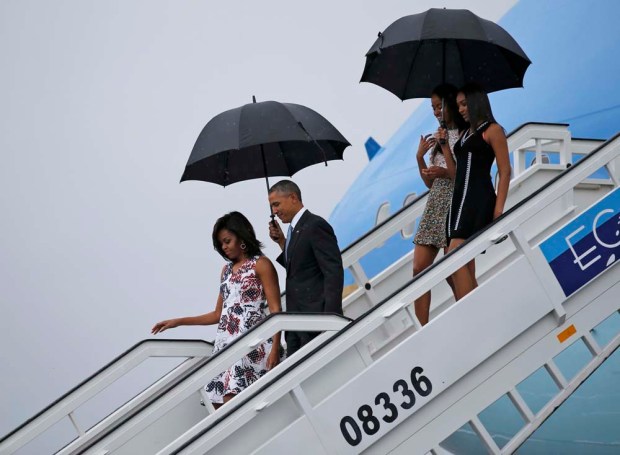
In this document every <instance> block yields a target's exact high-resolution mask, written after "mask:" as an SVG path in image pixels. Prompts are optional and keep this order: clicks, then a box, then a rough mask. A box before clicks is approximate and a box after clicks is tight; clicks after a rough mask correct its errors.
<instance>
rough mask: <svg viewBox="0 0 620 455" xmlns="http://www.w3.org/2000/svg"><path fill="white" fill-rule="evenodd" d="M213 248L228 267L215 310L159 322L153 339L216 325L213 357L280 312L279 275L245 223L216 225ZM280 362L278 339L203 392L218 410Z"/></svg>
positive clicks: (237, 219)
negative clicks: (186, 327) (179, 329)
mask: <svg viewBox="0 0 620 455" xmlns="http://www.w3.org/2000/svg"><path fill="white" fill-rule="evenodd" d="M213 246H214V248H215V249H216V251H217V252H218V253H220V255H222V257H223V258H224V259H226V261H227V264H226V265H225V266H224V268H223V269H222V274H221V283H220V292H219V294H218V298H217V303H216V305H215V310H213V311H211V312H210V313H206V314H203V315H200V316H191V317H183V318H177V319H168V320H165V321H161V322H158V323H157V324H155V325H154V326H153V328H152V330H151V332H152V333H153V334H156V333H159V332H163V331H164V330H167V329H171V328H173V327H178V326H181V325H211V324H218V327H217V334H216V336H215V346H214V348H213V353H214V354H215V353H216V352H218V351H220V350H221V349H223V348H225V347H226V346H227V345H229V344H230V343H231V342H232V341H233V340H235V339H236V338H238V337H239V336H241V335H242V334H244V333H245V332H247V331H248V330H249V329H251V328H252V327H253V326H255V325H256V324H257V323H258V322H260V321H262V320H263V319H264V318H265V317H266V316H267V314H268V313H277V312H279V311H281V306H280V286H279V284H278V275H277V272H276V270H275V268H274V266H273V264H272V263H271V261H270V260H269V259H267V258H266V257H265V256H263V253H262V252H261V248H262V244H261V243H260V242H259V241H258V240H257V239H256V235H255V233H254V229H253V228H252V225H251V224H250V222H249V221H248V219H247V218H246V217H245V216H243V215H242V214H241V213H239V212H231V213H229V214H227V215H224V216H223V217H221V218H220V219H218V220H217V222H216V223H215V226H214V228H213ZM279 361H280V333H276V334H275V335H274V336H273V337H272V338H270V339H268V340H266V341H264V342H263V343H261V344H260V345H259V346H258V347H257V348H256V349H254V350H253V351H252V352H250V353H249V354H248V355H246V356H245V357H243V358H242V359H241V360H239V361H237V362H235V363H234V364H233V365H232V366H231V367H230V368H228V369H227V370H226V371H224V372H223V373H221V374H219V375H218V376H217V377H216V378H214V379H213V380H212V381H211V382H209V384H207V385H206V386H205V389H206V393H207V396H208V397H209V399H210V400H211V402H212V403H213V405H214V406H215V407H216V408H218V407H219V406H221V405H222V404H223V403H226V402H227V401H228V400H230V399H231V398H233V397H234V396H235V395H237V394H238V393H239V392H241V391H242V390H243V389H245V388H246V387H248V386H249V385H250V384H252V383H253V382H254V381H256V380H257V379H258V378H260V377H261V376H262V375H264V374H265V373H266V372H267V371H268V370H270V369H271V368H273V367H275V366H276V365H277V364H278V363H279Z"/></svg>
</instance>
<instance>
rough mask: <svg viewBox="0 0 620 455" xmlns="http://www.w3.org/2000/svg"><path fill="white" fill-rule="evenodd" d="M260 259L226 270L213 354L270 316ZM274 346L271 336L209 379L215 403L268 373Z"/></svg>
mask: <svg viewBox="0 0 620 455" xmlns="http://www.w3.org/2000/svg"><path fill="white" fill-rule="evenodd" d="M258 259H259V256H255V257H253V258H250V259H248V260H246V261H245V263H243V264H242V265H241V267H240V268H239V270H237V271H236V272H235V271H233V265H232V263H229V264H227V265H226V268H225V269H224V273H223V274H222V281H221V284H220V294H221V295H222V315H221V316H220V322H219V325H218V327H217V334H216V335H215V345H214V347H213V354H215V353H216V352H218V351H220V350H221V349H224V348H225V347H226V346H228V345H229V344H230V343H232V342H233V341H234V340H235V339H236V338H238V337H240V336H241V335H243V334H244V333H245V332H247V331H248V330H249V329H251V328H252V327H254V326H255V325H256V324H258V323H259V322H260V321H262V320H263V319H265V318H266V317H267V313H268V306H267V300H266V298H265V291H264V289H263V283H262V282H261V281H260V279H259V278H258V276H257V275H256V261H258ZM272 345H273V342H272V339H271V338H268V339H267V340H265V341H264V342H262V343H260V344H259V345H258V346H257V347H256V349H254V350H253V351H252V352H250V353H249V354H248V355H246V356H245V357H243V358H242V359H241V360H238V361H237V362H235V363H234V364H233V365H232V366H231V367H230V368H228V369H227V370H226V371H224V372H223V373H221V374H219V375H218V376H217V377H215V378H214V379H213V380H212V381H211V382H209V384H207V385H206V386H205V390H206V392H207V396H208V397H209V399H210V400H211V402H213V403H223V399H224V395H228V394H233V395H236V394H238V393H239V392H241V391H242V390H243V389H245V388H246V387H248V386H249V385H250V384H252V383H253V382H254V381H256V380H258V378H260V377H261V376H262V375H264V374H265V373H267V357H268V356H269V353H270V352H271V347H272Z"/></svg>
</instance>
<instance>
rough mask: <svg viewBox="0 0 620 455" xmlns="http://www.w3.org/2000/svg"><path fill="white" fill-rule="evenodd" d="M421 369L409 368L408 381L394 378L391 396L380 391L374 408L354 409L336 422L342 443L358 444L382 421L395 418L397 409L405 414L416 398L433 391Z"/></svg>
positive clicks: (391, 421)
mask: <svg viewBox="0 0 620 455" xmlns="http://www.w3.org/2000/svg"><path fill="white" fill-rule="evenodd" d="M423 372H424V370H423V369H422V367H413V368H412V369H411V375H410V378H409V381H406V380H405V379H398V380H397V381H395V382H394V384H393V385H392V392H394V393H395V394H396V395H395V396H391V395H390V394H388V393H387V392H381V393H379V394H377V396H376V397H375V401H374V404H375V407H374V408H373V406H371V405H370V404H363V405H361V406H360V407H359V408H358V409H357V415H356V416H355V417H352V416H344V417H343V418H342V419H341V420H340V431H341V433H342V436H343V437H344V439H345V441H347V443H348V444H349V445H351V446H356V445H358V444H359V443H360V442H362V438H363V434H364V433H365V434H366V435H368V436H372V435H374V434H375V433H377V432H378V431H379V430H380V429H381V425H382V422H385V424H388V425H389V424H391V423H393V422H394V421H396V419H398V413H399V409H404V410H405V411H407V410H409V409H411V408H413V407H414V406H415V402H416V396H420V397H426V396H428V395H430V393H431V392H432V391H433V384H432V383H431V381H430V379H429V378H427V377H426V376H424V375H422V373H423Z"/></svg>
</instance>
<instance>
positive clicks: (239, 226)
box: [213, 212, 263, 261]
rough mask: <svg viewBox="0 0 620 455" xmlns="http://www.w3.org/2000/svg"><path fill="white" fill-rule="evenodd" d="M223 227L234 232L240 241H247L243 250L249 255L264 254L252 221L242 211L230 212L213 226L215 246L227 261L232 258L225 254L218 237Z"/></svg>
mask: <svg viewBox="0 0 620 455" xmlns="http://www.w3.org/2000/svg"><path fill="white" fill-rule="evenodd" d="M223 229H226V230H228V231H230V232H232V233H233V234H235V236H236V237H237V239H238V240H239V241H240V242H242V243H245V250H243V251H244V253H245V254H246V255H247V256H248V257H252V256H262V255H263V252H262V251H261V248H263V244H262V243H261V242H259V241H258V240H257V239H256V234H255V233H254V228H253V227H252V224H251V223H250V221H249V220H248V219H247V218H246V217H245V216H244V215H243V214H242V213H240V212H230V213H227V214H226V215H224V216H223V217H221V218H219V219H218V220H217V221H216V222H215V226H213V248H215V251H217V252H218V253H220V256H222V257H223V258H224V259H226V260H227V261H229V260H230V259H228V257H227V256H226V255H225V254H224V251H223V250H222V246H221V245H220V241H219V239H218V238H217V236H218V234H219V233H220V232H221V231H222V230H223Z"/></svg>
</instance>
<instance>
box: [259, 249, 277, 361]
mask: <svg viewBox="0 0 620 455" xmlns="http://www.w3.org/2000/svg"><path fill="white" fill-rule="evenodd" d="M256 276H257V277H258V278H259V279H260V280H261V282H262V283H263V289H264V290H265V297H266V298H267V305H268V306H269V313H271V314H275V313H279V312H281V311H282V306H281V302H280V284H279V283H278V274H277V272H276V269H275V267H274V266H273V264H272V263H271V261H270V260H269V259H267V258H266V257H265V256H262V257H260V258H259V259H258V261H257V262H256ZM280 336H281V332H278V333H276V334H275V335H274V336H273V346H272V347H271V352H270V353H269V358H268V359H267V369H268V370H271V369H272V368H273V367H275V366H276V365H277V364H278V363H279V362H280Z"/></svg>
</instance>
